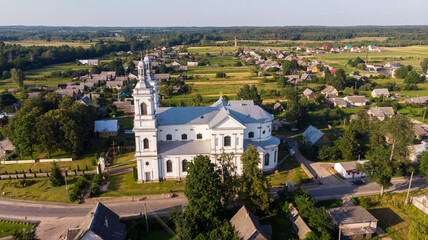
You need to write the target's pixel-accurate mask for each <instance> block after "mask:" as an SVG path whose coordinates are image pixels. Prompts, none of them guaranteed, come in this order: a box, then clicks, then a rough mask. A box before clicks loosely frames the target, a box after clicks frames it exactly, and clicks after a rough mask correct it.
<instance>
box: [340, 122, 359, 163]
mask: <svg viewBox="0 0 428 240" xmlns="http://www.w3.org/2000/svg"><path fill="white" fill-rule="evenodd" d="M355 137H356V134H355V131H354V130H352V129H351V128H348V129H346V131H345V134H343V138H342V140H341V141H340V144H339V148H340V151H341V152H342V156H343V158H345V159H347V160H354V159H357V154H358V142H357V139H356V138H355Z"/></svg>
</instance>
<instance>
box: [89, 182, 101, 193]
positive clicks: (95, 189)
mask: <svg viewBox="0 0 428 240" xmlns="http://www.w3.org/2000/svg"><path fill="white" fill-rule="evenodd" d="M99 194H100V185H98V184H95V183H93V184H92V186H91V196H98V195H99Z"/></svg>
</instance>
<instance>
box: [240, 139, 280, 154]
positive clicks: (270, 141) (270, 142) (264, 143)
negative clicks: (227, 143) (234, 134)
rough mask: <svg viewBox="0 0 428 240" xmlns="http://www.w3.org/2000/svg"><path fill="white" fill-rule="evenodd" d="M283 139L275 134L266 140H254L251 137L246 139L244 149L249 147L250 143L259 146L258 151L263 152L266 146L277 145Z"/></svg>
mask: <svg viewBox="0 0 428 240" xmlns="http://www.w3.org/2000/svg"><path fill="white" fill-rule="evenodd" d="M280 143H281V141H280V140H279V139H278V138H277V137H274V136H271V137H270V138H269V139H268V140H266V141H253V140H251V139H244V151H245V150H246V149H247V147H248V146H249V145H253V146H255V147H256V148H257V151H259V152H263V151H264V149H266V148H273V147H277V146H278V145H279V144H280Z"/></svg>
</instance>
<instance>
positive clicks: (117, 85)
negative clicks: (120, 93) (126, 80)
mask: <svg viewBox="0 0 428 240" xmlns="http://www.w3.org/2000/svg"><path fill="white" fill-rule="evenodd" d="M106 87H108V88H115V89H117V90H120V89H121V88H122V87H123V81H118V80H116V81H107V82H106Z"/></svg>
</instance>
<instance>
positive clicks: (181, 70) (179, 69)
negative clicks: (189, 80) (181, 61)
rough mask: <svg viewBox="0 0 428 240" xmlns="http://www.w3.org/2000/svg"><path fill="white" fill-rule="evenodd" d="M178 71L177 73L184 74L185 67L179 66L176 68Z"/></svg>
mask: <svg viewBox="0 0 428 240" xmlns="http://www.w3.org/2000/svg"><path fill="white" fill-rule="evenodd" d="M178 71H179V72H185V71H187V66H179V67H178Z"/></svg>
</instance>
